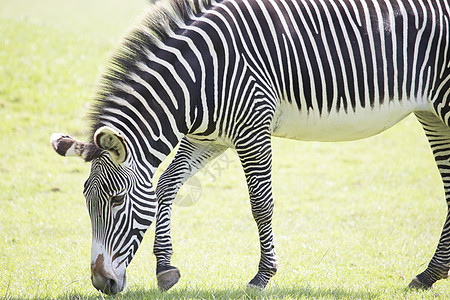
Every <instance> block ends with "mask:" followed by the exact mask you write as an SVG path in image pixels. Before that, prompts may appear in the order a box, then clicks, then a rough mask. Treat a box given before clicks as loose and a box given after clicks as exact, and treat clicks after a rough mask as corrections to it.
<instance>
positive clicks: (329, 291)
mask: <svg viewBox="0 0 450 300" xmlns="http://www.w3.org/2000/svg"><path fill="white" fill-rule="evenodd" d="M398 292H399V293H401V292H404V290H399V291H398ZM377 296H379V294H378V293H376V292H370V291H348V290H343V289H339V288H337V289H336V288H319V289H318V288H308V287H293V288H277V287H272V288H269V289H267V290H265V291H260V290H254V289H233V288H230V289H217V290H215V289H193V288H190V289H174V290H171V291H168V292H161V291H159V290H158V289H148V290H146V289H134V290H129V291H125V292H123V293H120V294H117V295H114V296H106V295H102V294H100V293H99V294H98V296H92V295H89V296H88V295H83V294H76V293H73V294H64V295H60V296H58V297H57V298H56V299H69V300H78V299H167V300H171V299H286V298H292V299H298V298H302V299H318V298H319V299H321V298H325V299H374V298H377ZM0 299H1V298H0ZM4 299H11V300H13V299H14V300H15V299H18V298H13V297H11V298H8V297H6V298H4ZM21 299H22V298H21ZM29 299H35V300H41V299H42V300H43V299H44V298H29ZM45 299H48V298H45Z"/></svg>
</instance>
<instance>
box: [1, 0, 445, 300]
mask: <svg viewBox="0 0 450 300" xmlns="http://www.w3.org/2000/svg"><path fill="white" fill-rule="evenodd" d="M144 6H145V3H144V2H138V1H136V2H133V4H131V2H130V1H125V0H109V1H98V0H97V1H87V0H80V1H76V2H74V3H72V2H67V1H56V0H48V1H46V2H45V3H43V2H29V1H25V0H14V1H12V0H6V1H3V2H2V3H1V4H0V36H1V37H2V38H1V39H0V120H2V122H1V123H0V145H1V147H0V155H1V157H2V158H3V159H2V160H1V163H0V191H1V193H0V204H1V214H0V270H1V272H0V299H49V298H51V299H102V298H103V296H102V295H101V294H100V293H98V292H97V291H95V289H94V288H93V287H92V285H91V283H90V279H89V276H90V274H89V257H90V238H91V233H90V221H89V216H88V214H87V210H86V207H85V203H84V199H83V197H82V185H83V182H84V180H85V179H86V178H87V176H88V173H89V164H86V163H83V162H82V161H80V160H77V159H64V158H61V157H59V156H57V155H56V154H55V153H54V152H53V150H52V149H51V147H50V145H49V142H48V140H49V136H50V134H51V133H52V132H67V133H69V134H71V135H73V136H76V137H78V138H80V139H82V138H86V129H87V122H86V120H85V119H84V117H85V116H86V112H87V111H88V107H89V104H88V103H89V99H90V98H91V97H92V95H93V92H94V89H95V82H96V78H97V77H98V75H99V73H100V72H101V70H102V68H103V67H104V65H105V63H106V61H107V57H108V56H109V55H110V53H111V51H112V50H113V49H114V47H115V45H116V44H117V40H118V39H119V37H120V36H121V35H122V34H123V33H124V32H126V30H127V28H128V27H129V26H130V25H131V24H132V23H133V20H134V19H135V18H136V17H137V16H139V15H141V14H142V7H144ZM273 152H274V155H273V160H274V166H273V189H274V195H275V201H276V207H275V215H274V232H275V239H276V250H277V254H278V257H279V262H280V267H279V271H278V273H277V274H276V276H275V277H274V278H273V279H272V280H271V282H270V284H269V286H268V288H267V289H266V290H265V291H263V292H259V291H248V290H245V285H246V283H247V282H248V280H250V279H251V278H252V276H253V275H254V274H255V272H256V268H257V264H258V259H259V246H258V237H257V234H256V225H255V224H254V221H253V219H252V217H251V212H250V207H249V203H248V196H247V190H246V185H245V181H244V176H243V172H242V170H241V168H240V166H239V164H238V159H237V157H236V156H235V154H234V153H233V152H231V151H227V152H226V158H227V161H228V162H229V163H225V162H224V160H222V161H221V163H220V165H217V164H216V165H215V166H211V167H210V169H208V170H209V172H203V173H201V174H199V175H198V177H197V179H198V182H200V184H201V188H202V194H201V197H200V199H199V200H198V201H197V202H196V203H195V204H194V205H190V206H187V207H183V206H181V205H176V206H175V207H174V212H173V241H174V250H175V254H174V256H173V263H174V265H175V266H177V267H178V268H180V270H181V273H182V278H181V280H180V282H179V283H178V284H177V285H176V286H175V287H174V288H173V290H171V291H169V292H167V293H161V292H159V291H158V290H157V287H156V279H155V275H154V273H155V258H154V256H153V254H152V240H153V236H154V227H153V226H152V227H151V229H150V230H149V232H148V233H147V235H146V237H145V238H144V241H143V244H142V245H141V248H140V249H139V251H138V252H137V255H136V256H135V259H134V260H133V261H132V263H131V264H130V266H129V267H128V287H127V288H126V290H125V291H124V292H123V293H121V294H119V295H117V296H115V297H114V298H117V299H142V298H147V299H149V298H159V299H179V298H186V299H215V298H220V299H227V298H233V299H244V298H245V299H272V298H274V299H317V298H320V299H449V298H450V285H449V284H448V282H447V281H445V280H441V281H439V282H438V283H436V284H435V287H434V289H433V290H431V291H408V290H406V289H405V286H406V285H407V284H408V283H409V281H410V279H411V278H412V277H414V276H415V275H416V274H417V273H419V272H421V271H422V270H423V269H424V268H425V267H426V265H427V263H428V261H429V260H430V258H431V256H432V254H433V251H434V249H435V247H436V244H437V241H438V238H439V235H440V231H441V227H442V224H443V221H444V217H445V213H446V205H445V201H444V199H443V188H442V183H441V180H440V177H439V174H438V172H437V168H436V166H435V164H434V161H433V158H432V155H431V151H430V149H429V146H428V144H427V142H426V139H425V137H424V135H423V133H422V129H421V128H420V126H419V125H418V123H417V122H416V121H415V120H414V118H412V117H408V118H407V119H405V120H404V121H402V122H401V123H400V124H398V125H397V126H395V127H394V128H392V129H390V130H388V131H386V132H384V133H382V134H380V135H378V136H375V137H372V138H369V139H365V140H361V141H355V142H348V143H311V142H309V143H306V142H295V141H289V140H282V139H274V140H273ZM168 163H169V162H168V161H166V162H164V163H163V165H162V166H161V168H160V171H159V173H158V174H160V173H161V171H162V170H164V168H165V167H166V166H167V165H168ZM183 192H184V193H186V192H187V191H186V190H185V191H183Z"/></svg>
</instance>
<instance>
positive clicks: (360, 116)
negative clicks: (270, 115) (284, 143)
mask: <svg viewBox="0 0 450 300" xmlns="http://www.w3.org/2000/svg"><path fill="white" fill-rule="evenodd" d="M423 110H430V108H429V107H428V105H427V104H426V103H420V102H416V101H404V102H399V101H391V102H389V103H386V104H383V105H379V106H377V107H373V108H372V107H368V108H367V107H366V108H362V107H357V108H356V109H355V110H352V109H351V108H350V110H349V111H347V112H345V111H344V110H341V111H339V112H338V111H331V112H330V113H328V112H324V113H322V114H319V113H318V112H317V110H315V111H314V110H310V111H309V112H306V111H304V110H299V109H298V108H297V106H295V105H292V104H290V103H287V102H284V103H281V104H280V106H279V107H278V110H277V111H276V113H275V116H274V121H273V133H272V135H273V136H276V137H284V138H290V139H295V140H302V141H320V142H337V141H352V140H357V139H362V138H366V137H370V136H373V135H375V134H378V133H380V132H382V131H384V130H386V129H388V128H390V127H392V126H393V125H395V124H396V123H398V122H399V121H401V120H402V119H404V118H405V117H406V116H408V115H409V114H410V113H412V112H414V111H423Z"/></svg>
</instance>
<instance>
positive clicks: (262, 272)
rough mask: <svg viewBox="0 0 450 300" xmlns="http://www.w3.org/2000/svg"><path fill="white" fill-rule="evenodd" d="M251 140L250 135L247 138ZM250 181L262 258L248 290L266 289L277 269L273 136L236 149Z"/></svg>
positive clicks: (253, 139)
mask: <svg viewBox="0 0 450 300" xmlns="http://www.w3.org/2000/svg"><path fill="white" fill-rule="evenodd" d="M255 131H256V130H255ZM245 136H247V137H248V136H251V135H245ZM236 151H237V153H238V155H239V158H240V160H241V164H242V167H243V169H244V173H245V177H246V180H247V185H248V191H249V196H250V204H251V209H252V214H253V218H254V219H255V221H256V225H257V227H258V232H259V240H260V250H261V258H260V262H259V266H258V273H257V274H256V276H255V277H254V278H253V279H252V280H251V281H250V282H249V283H248V287H257V288H262V289H263V288H265V287H266V285H267V283H268V282H269V280H270V278H272V277H273V276H274V275H275V273H276V271H277V267H278V262H277V258H276V254H275V249H274V243H273V233H272V214H273V206H274V202H273V197H272V183H271V170H272V153H271V142H270V134H269V133H266V134H258V135H257V136H252V138H251V140H250V141H249V140H246V141H244V142H242V143H241V145H239V144H237V145H236Z"/></svg>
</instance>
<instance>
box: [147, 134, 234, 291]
mask: <svg viewBox="0 0 450 300" xmlns="http://www.w3.org/2000/svg"><path fill="white" fill-rule="evenodd" d="M226 149H227V148H226V147H225V146H222V145H216V144H212V143H203V142H201V143H198V142H196V141H194V140H192V139H189V138H187V137H185V138H183V139H182V140H181V142H180V147H179V149H178V152H177V154H176V155H175V158H174V159H173V161H172V162H171V163H170V165H169V167H168V168H167V169H166V170H165V171H164V173H163V174H162V175H161V177H160V178H159V180H158V185H157V186H156V195H157V198H158V212H157V216H156V229H155V242H154V246H153V253H154V254H155V256H156V278H157V281H158V287H159V289H161V290H163V291H166V290H168V289H170V288H171V287H172V286H174V285H175V284H176V283H177V282H178V280H179V279H180V276H181V275H180V271H179V270H178V269H177V268H176V267H173V266H171V265H170V258H171V257H172V254H173V249H172V240H171V235H170V218H171V210H172V204H173V201H174V199H175V196H176V194H177V192H178V190H179V189H180V188H181V186H182V185H183V184H184V183H185V182H186V181H187V180H188V179H189V178H190V177H192V176H193V175H194V174H195V173H196V172H197V171H198V170H199V169H201V168H202V167H204V166H205V165H206V164H207V163H208V162H210V161H212V160H213V159H214V158H216V157H218V156H219V155H220V154H222V153H223V152H224V151H225V150H226Z"/></svg>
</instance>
